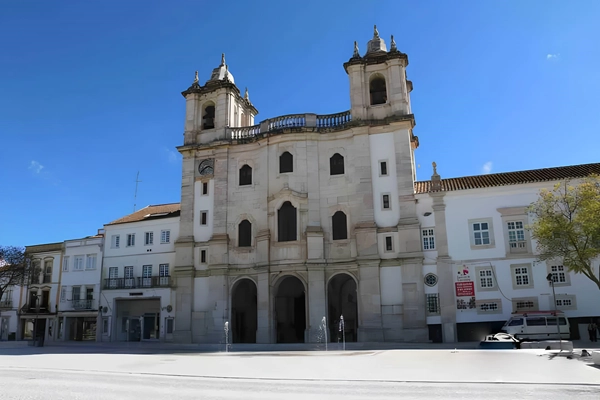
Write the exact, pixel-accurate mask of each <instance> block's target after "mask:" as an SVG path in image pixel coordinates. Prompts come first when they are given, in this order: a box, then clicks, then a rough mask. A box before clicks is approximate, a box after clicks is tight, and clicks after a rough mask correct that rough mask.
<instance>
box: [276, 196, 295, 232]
mask: <svg viewBox="0 0 600 400" xmlns="http://www.w3.org/2000/svg"><path fill="white" fill-rule="evenodd" d="M296 228H297V223H296V207H294V206H293V205H292V203H290V202H289V201H286V202H285V203H283V205H282V206H281V208H280V209H279V211H277V233H278V240H279V241H280V242H292V241H294V240H297V239H296V238H297V234H296Z"/></svg>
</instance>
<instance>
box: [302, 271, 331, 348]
mask: <svg viewBox="0 0 600 400" xmlns="http://www.w3.org/2000/svg"><path fill="white" fill-rule="evenodd" d="M307 296H308V310H307V312H308V317H309V319H308V326H307V327H306V328H307V331H308V335H307V336H308V337H307V342H310V343H314V342H316V341H317V338H318V334H319V326H320V325H321V321H322V319H323V317H324V316H325V317H327V299H326V297H325V268H324V267H323V266H314V267H313V266H311V267H309V269H308V293H307ZM328 323H329V322H328Z"/></svg>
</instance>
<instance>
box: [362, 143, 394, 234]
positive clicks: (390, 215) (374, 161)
mask: <svg viewBox="0 0 600 400" xmlns="http://www.w3.org/2000/svg"><path fill="white" fill-rule="evenodd" d="M398 134H399V133H397V132H389V133H381V134H378V135H370V136H369V146H370V150H371V179H372V182H373V212H374V213H375V223H376V224H377V226H379V227H381V228H386V227H391V226H396V225H398V221H399V220H400V205H399V203H398V178H397V176H396V161H397V160H396V151H397V150H396V146H395V143H394V135H398ZM381 162H385V163H386V168H387V175H382V174H381ZM384 194H388V195H389V198H390V208H389V209H384V208H383V200H382V197H383V195H384Z"/></svg>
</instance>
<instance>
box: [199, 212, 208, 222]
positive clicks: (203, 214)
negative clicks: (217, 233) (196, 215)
mask: <svg viewBox="0 0 600 400" xmlns="http://www.w3.org/2000/svg"><path fill="white" fill-rule="evenodd" d="M200 225H208V211H200Z"/></svg>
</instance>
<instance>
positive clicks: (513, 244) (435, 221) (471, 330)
mask: <svg viewBox="0 0 600 400" xmlns="http://www.w3.org/2000/svg"><path fill="white" fill-rule="evenodd" d="M593 173H595V174H599V173H600V164H587V165H576V166H568V167H557V168H545V169H540V170H531V171H517V172H508V173H499V174H490V175H483V176H471V177H461V178H450V179H440V176H439V175H438V174H437V172H436V171H435V167H434V175H433V176H432V180H431V181H425V182H417V183H416V185H415V189H416V191H417V193H418V194H417V200H418V205H417V209H418V214H419V219H420V223H421V227H422V229H421V235H422V236H421V239H422V241H423V246H424V253H423V254H424V266H423V274H424V277H423V278H424V281H425V284H426V288H425V292H426V295H427V296H428V311H429V313H428V314H429V315H428V317H427V322H428V325H429V326H430V332H431V333H432V339H435V340H441V339H442V338H443V340H444V341H448V342H451V341H455V340H459V341H465V340H479V339H481V338H482V337H483V336H484V335H485V334H488V333H490V332H492V331H494V332H497V331H498V330H499V329H500V327H501V326H502V324H504V322H506V321H507V320H508V319H509V316H510V314H511V313H513V312H516V311H534V310H548V311H549V310H555V309H560V310H563V311H564V312H565V314H566V315H567V317H569V318H570V320H571V325H572V327H571V334H572V337H574V338H578V337H580V336H583V337H586V334H585V332H586V331H585V329H586V328H585V326H587V324H588V323H589V321H590V319H591V318H598V317H599V316H600V308H599V307H598V304H600V290H598V287H597V286H596V285H595V284H594V283H593V282H592V281H591V280H589V279H588V278H587V277H585V276H584V275H581V274H574V273H571V272H568V271H567V269H566V268H565V267H564V266H563V265H562V261H561V260H553V261H548V262H538V261H537V260H536V255H535V254H536V242H535V241H534V240H532V239H531V237H530V233H529V232H528V230H527V229H526V227H527V225H529V224H531V223H532V220H531V219H530V216H529V215H528V213H527V210H526V209H527V207H528V206H529V205H530V204H531V203H533V202H535V201H536V200H537V199H538V195H539V192H540V190H541V189H543V188H546V189H552V187H553V186H554V184H556V183H557V182H560V181H561V180H564V179H571V178H572V179H576V178H581V177H585V176H588V175H590V174H593ZM599 263H600V260H596V262H595V269H596V274H598V265H599ZM548 274H552V276H553V279H554V286H555V291H556V306H554V304H553V303H554V299H553V294H552V286H551V285H550V284H549V282H548V281H547V280H546V277H547V275H548ZM581 325H583V328H582V327H581ZM582 329H583V330H582ZM582 334H583V335H582Z"/></svg>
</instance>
